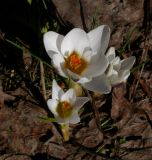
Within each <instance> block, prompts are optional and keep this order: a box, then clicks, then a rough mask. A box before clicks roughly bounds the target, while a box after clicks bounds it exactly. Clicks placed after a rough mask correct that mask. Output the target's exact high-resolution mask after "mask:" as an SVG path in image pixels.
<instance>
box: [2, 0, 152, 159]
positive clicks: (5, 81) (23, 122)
mask: <svg viewBox="0 0 152 160" xmlns="http://www.w3.org/2000/svg"><path fill="white" fill-rule="evenodd" d="M62 2H63V1H55V0H54V3H55V5H56V6H57V8H58V11H59V14H61V17H62V18H63V19H64V20H66V21H69V22H70V23H71V24H73V25H74V26H76V27H83V26H82V23H81V18H80V19H79V18H78V17H81V16H79V14H80V13H79V7H75V8H73V5H75V6H77V4H73V3H71V2H70V1H64V7H62V5H63V4H62ZM82 2H83V3H82V6H83V7H84V17H85V20H86V26H87V28H92V26H91V24H93V23H94V24H93V27H95V26H98V25H100V24H108V25H109V26H110V28H111V40H110V44H109V46H115V47H116V53H117V54H118V55H119V56H121V58H126V57H129V56H132V55H133V56H135V57H136V62H135V65H134V66H133V69H132V70H131V75H130V77H129V79H128V81H127V83H126V84H119V85H117V86H114V87H113V89H112V92H111V93H109V94H107V95H102V94H98V93H94V94H93V97H94V102H95V104H94V105H95V107H96V110H98V113H99V115H98V117H97V116H96V114H95V113H94V110H92V104H91V103H87V104H85V106H84V108H83V110H82V111H81V122H80V123H79V124H76V125H71V126H70V140H69V141H68V142H64V141H63V138H62V136H61V134H60V132H59V129H58V125H56V124H55V123H52V122H50V121H49V119H48V118H47V117H48V116H49V115H48V112H49V111H48V108H47V105H46V100H47V99H48V98H50V97H51V87H52V79H53V76H54V77H55V78H56V79H57V81H58V83H60V85H61V86H63V87H66V83H65V80H64V79H63V78H62V77H60V76H58V75H56V72H55V71H54V70H53V69H52V67H51V65H48V64H46V63H45V62H44V61H42V60H41V59H40V58H38V57H36V56H33V55H32V54H31V52H30V50H29V49H28V47H27V48H26V47H25V45H24V47H22V50H20V51H16V48H15V47H16V46H15V45H14V43H10V41H9V40H8V39H7V37H5V33H1V36H0V54H1V56H0V160H41V159H42V160H56V159H59V160H60V159H65V160H135V159H140V160H151V159H152V34H151V29H150V28H149V23H150V22H149V19H148V17H145V16H146V15H145V14H144V13H145V12H144V3H143V2H144V1H141V0H140V2H139V1H138V3H137V2H136V3H135V2H134V3H133V2H132V1H129V0H128V1H126V2H118V1H114V2H111V1H106V2H102V5H99V3H100V2H99V1H98V0H97V1H95V2H90V1H86V0H83V1H82ZM97 6H99V8H98V12H95V10H97V8H96V7H97ZM100 6H101V8H100ZM85 8H90V9H89V10H87V9H86V10H85ZM95 8H96V9H95ZM102 8H104V11H103V10H102ZM67 11H69V12H70V13H71V14H69V12H68V13H67ZM74 13H75V14H74ZM93 13H94V14H93ZM91 15H93V16H92V18H90V16H91ZM75 19H77V21H75ZM145 19H146V20H145ZM14 36H15V35H14ZM15 38H16V39H19V40H20V42H22V39H21V38H20V37H15ZM8 43H9V47H8ZM21 44H22V43H21ZM10 45H11V47H10ZM26 45H28V42H27V43H26ZM20 46H21V45H20ZM14 48H15V49H14ZM2 52H3V53H4V54H2ZM8 53H9V55H8ZM12 54H13V55H12ZM4 55H6V57H5V56H4ZM12 61H13V62H12ZM43 80H45V81H43ZM44 82H45V83H44ZM44 86H45V87H44ZM44 88H46V90H44Z"/></svg>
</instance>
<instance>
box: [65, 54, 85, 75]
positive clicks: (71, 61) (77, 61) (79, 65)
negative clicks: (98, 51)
mask: <svg viewBox="0 0 152 160" xmlns="http://www.w3.org/2000/svg"><path fill="white" fill-rule="evenodd" d="M65 67H66V68H68V69H69V70H71V71H72V72H74V73H76V74H79V75H80V74H81V73H82V72H83V71H84V70H85V69H86V67H87V61H86V60H84V59H83V58H81V57H80V56H79V54H78V53H77V52H75V51H74V52H72V53H71V54H70V56H69V57H68V58H66V59H65Z"/></svg>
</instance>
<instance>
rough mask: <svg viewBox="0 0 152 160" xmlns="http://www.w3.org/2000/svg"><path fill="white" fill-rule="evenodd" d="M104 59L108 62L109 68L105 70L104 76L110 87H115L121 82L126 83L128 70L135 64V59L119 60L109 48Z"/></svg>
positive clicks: (113, 50) (111, 48)
mask: <svg viewBox="0 0 152 160" xmlns="http://www.w3.org/2000/svg"><path fill="white" fill-rule="evenodd" d="M106 57H107V59H108V61H109V66H108V68H107V70H106V76H107V78H108V79H109V81H110V83H111V85H116V84H119V83H121V82H126V80H127V78H128V77H129V75H130V69H131V68H132V66H133V65H134V63H135V57H134V56H131V57H129V58H126V59H123V60H120V57H118V56H116V55H115V48H114V47H110V48H109V50H108V52H107V54H106Z"/></svg>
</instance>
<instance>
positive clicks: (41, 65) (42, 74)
mask: <svg viewBox="0 0 152 160" xmlns="http://www.w3.org/2000/svg"><path fill="white" fill-rule="evenodd" d="M40 74H41V85H42V93H43V97H44V99H45V100H46V87H45V77H44V66H43V62H42V61H40Z"/></svg>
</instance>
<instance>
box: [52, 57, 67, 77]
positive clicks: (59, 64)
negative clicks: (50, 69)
mask: <svg viewBox="0 0 152 160" xmlns="http://www.w3.org/2000/svg"><path fill="white" fill-rule="evenodd" d="M53 66H54V67H55V68H56V70H57V71H58V72H59V74H60V75H61V76H63V77H67V73H66V70H65V68H64V58H63V57H62V56H61V55H60V54H54V55H53Z"/></svg>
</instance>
